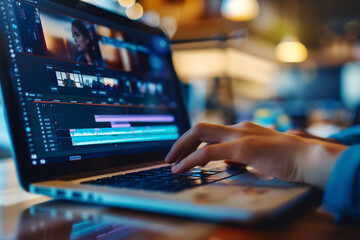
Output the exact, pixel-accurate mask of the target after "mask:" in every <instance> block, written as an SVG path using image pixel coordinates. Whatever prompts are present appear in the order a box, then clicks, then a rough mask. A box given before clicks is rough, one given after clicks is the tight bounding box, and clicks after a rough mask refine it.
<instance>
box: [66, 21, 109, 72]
mask: <svg viewBox="0 0 360 240" xmlns="http://www.w3.org/2000/svg"><path fill="white" fill-rule="evenodd" d="M71 31H72V34H73V38H74V42H75V46H76V49H77V50H78V51H79V52H80V56H79V57H78V58H77V60H76V61H77V62H80V63H86V64H89V65H96V66H102V67H106V66H107V65H106V63H105V62H104V60H103V58H102V57H101V54H100V50H99V48H98V47H96V44H97V41H96V39H94V37H92V36H91V35H94V34H91V33H90V31H89V30H88V28H87V27H86V25H85V23H84V22H82V21H79V20H75V21H73V22H72V27H71Z"/></svg>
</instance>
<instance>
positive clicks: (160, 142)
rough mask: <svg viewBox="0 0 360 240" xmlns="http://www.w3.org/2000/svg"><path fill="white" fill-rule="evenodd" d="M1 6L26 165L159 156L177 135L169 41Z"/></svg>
mask: <svg viewBox="0 0 360 240" xmlns="http://www.w3.org/2000/svg"><path fill="white" fill-rule="evenodd" d="M0 8H1V18H2V21H1V22H0V24H1V25H0V27H1V29H2V31H3V32H4V33H5V34H6V37H7V43H8V48H9V51H10V52H9V54H10V59H11V69H10V74H11V77H12V83H13V85H14V86H16V89H17V96H18V97H19V99H20V104H21V106H20V107H21V111H22V114H23V124H24V126H23V127H24V130H25V131H26V133H27V142H28V145H29V149H30V151H31V154H30V156H29V157H30V158H31V164H32V165H44V164H51V163H56V162H65V161H79V160H85V159H89V158H94V157H102V156H110V155H120V154H130V153H135V152H136V153H139V152H147V151H154V150H163V149H165V148H167V147H169V146H170V145H171V144H172V143H173V141H174V140H176V139H177V138H178V137H179V135H180V133H181V129H184V126H182V125H181V122H182V121H181V118H182V116H181V114H180V113H179V111H178V110H177V107H178V106H177V99H178V97H177V96H176V93H177V92H176V87H175V82H174V79H173V76H172V69H171V66H170V63H169V62H168V60H167V59H168V54H169V51H170V50H169V42H168V41H167V39H165V38H163V37H162V36H159V35H152V34H150V33H146V32H144V31H139V30H136V29H133V28H129V27H127V26H124V25H120V24H116V23H114V22H111V21H107V20H104V19H102V18H99V17H96V16H93V15H90V14H89V13H85V12H81V11H77V10H74V9H71V8H67V7H64V6H60V5H58V4H56V3H53V2H51V1H45V0H41V1H40V0H39V1H35V0H23V1H19V0H3V1H1V2H0ZM19 128H20V126H19Z"/></svg>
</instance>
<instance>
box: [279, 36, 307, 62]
mask: <svg viewBox="0 0 360 240" xmlns="http://www.w3.org/2000/svg"><path fill="white" fill-rule="evenodd" d="M275 53H276V57H277V58H278V59H279V60H280V61H281V62H285V63H302V62H304V61H305V60H306V59H307V57H308V50H307V48H306V47H305V45H304V44H302V43H301V42H300V41H299V40H297V39H296V38H295V37H286V38H284V39H283V41H281V42H280V43H279V45H277V47H276V49H275Z"/></svg>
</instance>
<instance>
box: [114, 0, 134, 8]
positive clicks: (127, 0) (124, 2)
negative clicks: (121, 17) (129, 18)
mask: <svg viewBox="0 0 360 240" xmlns="http://www.w3.org/2000/svg"><path fill="white" fill-rule="evenodd" d="M118 2H119V4H120V5H121V6H122V7H131V6H132V5H134V4H135V0H118Z"/></svg>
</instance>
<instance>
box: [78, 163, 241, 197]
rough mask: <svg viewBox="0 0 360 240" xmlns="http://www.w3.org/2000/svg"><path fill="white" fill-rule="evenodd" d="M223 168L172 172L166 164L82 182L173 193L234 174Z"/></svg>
mask: <svg viewBox="0 0 360 240" xmlns="http://www.w3.org/2000/svg"><path fill="white" fill-rule="evenodd" d="M225 170H226V168H217V169H215V170H213V169H208V168H206V169H204V168H194V169H192V170H190V171H189V172H186V173H181V174H173V173H172V171H171V166H166V167H161V168H156V169H149V170H143V171H139V172H132V173H126V174H120V175H115V176H112V177H106V178H100V179H96V180H92V181H86V182H82V184H91V185H101V186H109V187H120V188H129V189H137V190H140V189H141V190H145V191H160V192H167V193H175V192H179V191H183V190H186V189H190V188H193V187H198V186H201V185H205V184H209V183H212V182H215V181H218V180H221V179H224V178H227V177H231V176H233V175H235V174H236V173H232V172H230V173H229V172H225Z"/></svg>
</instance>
